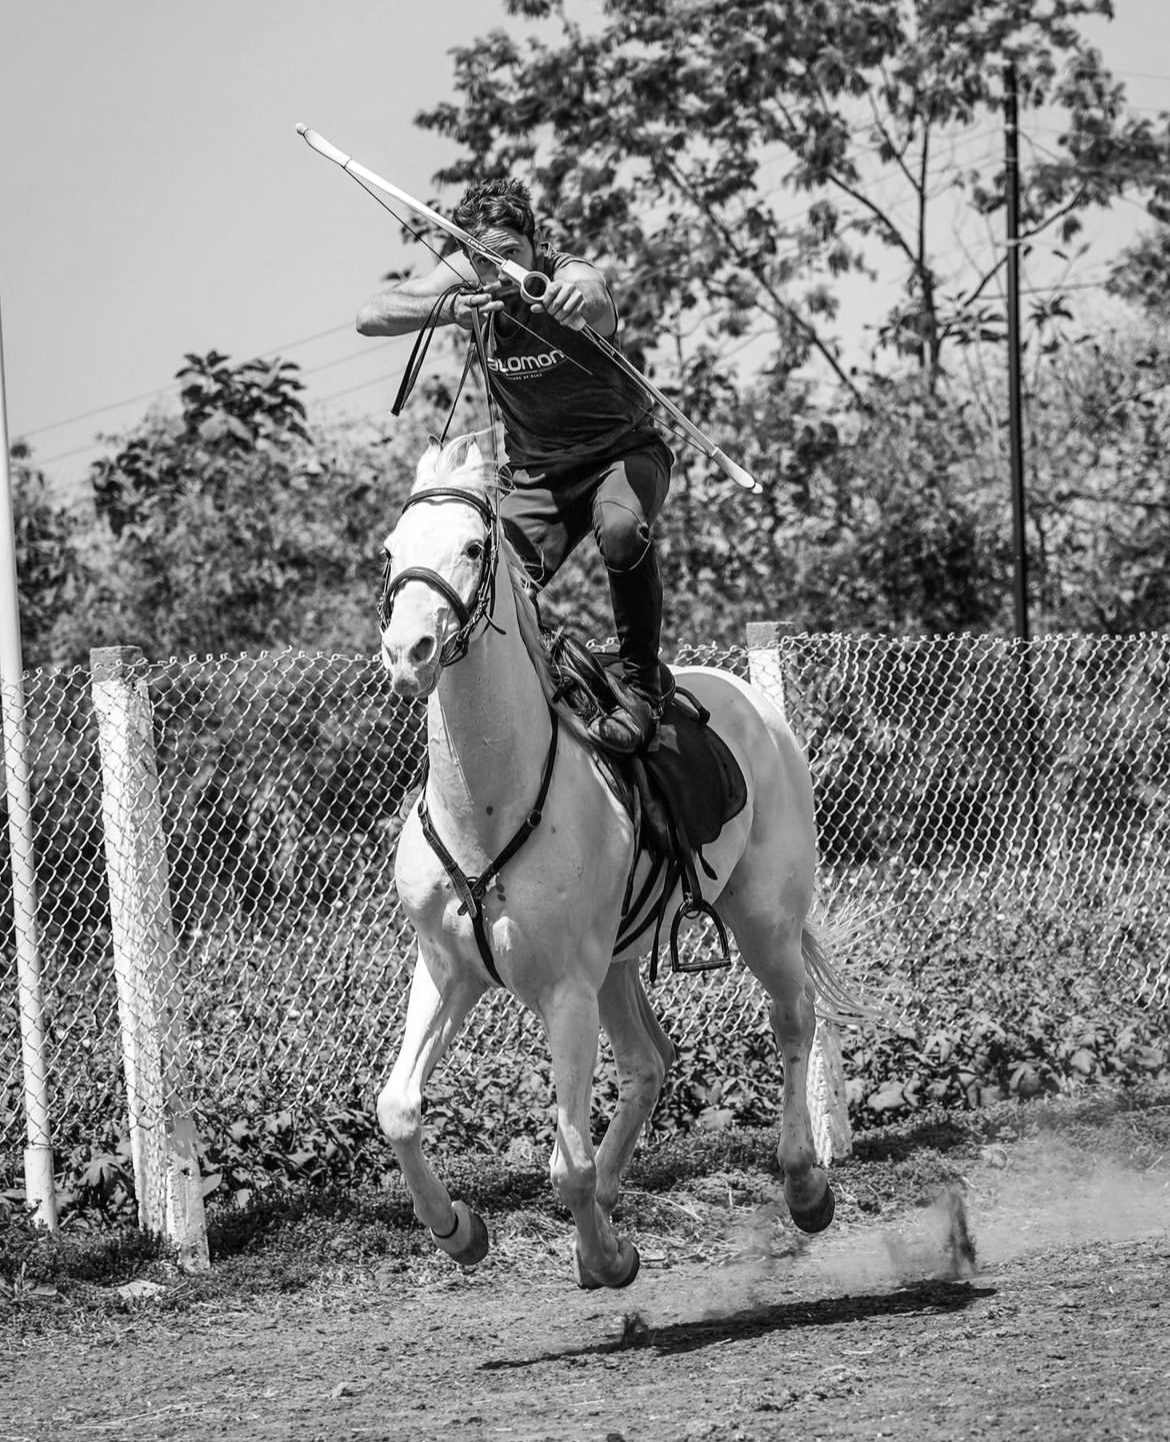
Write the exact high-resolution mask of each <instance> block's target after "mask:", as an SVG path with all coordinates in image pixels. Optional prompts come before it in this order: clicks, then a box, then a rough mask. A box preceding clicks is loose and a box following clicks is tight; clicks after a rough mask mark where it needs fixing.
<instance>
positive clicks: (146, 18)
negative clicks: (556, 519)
mask: <svg viewBox="0 0 1170 1442" xmlns="http://www.w3.org/2000/svg"><path fill="white" fill-rule="evenodd" d="M569 10H570V13H572V14H574V15H575V16H576V17H578V18H580V19H582V20H584V21H586V22H588V20H589V19H590V17H596V16H597V15H598V14H599V13H600V11H601V3H600V0H570V5H569ZM1115 10H1116V19H1115V21H1114V22H1113V23H1112V24H1111V25H1104V24H1094V25H1093V26H1091V27H1086V28H1089V30H1090V35H1091V37H1092V39H1093V40H1094V42H1095V43H1096V44H1098V45H1099V46H1100V47H1101V49H1102V50H1103V51H1104V53H1105V56H1106V60H1107V62H1108V63H1109V64H1110V65H1111V66H1112V68H1113V70H1114V72H1115V74H1116V75H1117V77H1118V78H1120V79H1122V80H1124V82H1125V84H1126V87H1127V91H1128V93H1129V99H1130V102H1131V104H1132V105H1134V106H1135V107H1136V108H1139V109H1141V110H1142V111H1146V112H1149V113H1150V115H1151V118H1152V117H1153V115H1155V114H1156V113H1157V112H1158V111H1159V110H1168V111H1170V0H1116V4H1115ZM504 23H513V22H507V21H506V17H505V13H504V7H503V4H502V3H501V0H430V3H419V0H313V3H308V0H197V3H181V0H0V123H2V127H3V129H2V133H3V135H4V136H5V139H6V142H7V143H6V144H5V145H4V146H3V147H0V327H2V336H3V355H4V372H5V378H6V400H7V419H8V432H9V438H10V440H13V441H15V440H18V439H25V440H27V441H28V443H29V444H30V445H31V446H32V447H33V452H34V460H35V462H36V463H37V464H38V465H39V466H40V467H41V468H42V469H43V470H44V471H45V472H46V473H47V474H48V476H49V479H50V482H51V483H52V484H53V486H54V488H55V489H59V490H61V491H62V492H67V491H68V490H69V489H70V488H72V487H75V486H76V484H77V483H78V480H79V478H81V477H83V476H84V475H85V473H86V470H87V468H88V465H89V463H90V462H91V461H92V460H94V459H95V457H96V456H98V455H99V454H102V453H104V452H105V451H107V450H108V449H109V447H108V446H107V445H105V444H103V443H102V442H101V441H100V440H99V436H101V435H106V436H111V435H118V434H120V433H122V432H124V431H126V430H128V429H130V428H132V427H133V426H134V425H136V424H137V423H138V422H139V421H140V420H141V418H142V417H143V416H144V415H145V414H146V412H147V410H148V408H149V407H150V406H152V405H156V404H160V403H162V404H165V403H166V402H167V401H168V399H169V400H171V401H172V402H173V398H174V396H175V395H176V394H177V386H176V384H175V381H174V377H175V373H176V372H177V371H178V370H179V368H180V367H181V365H182V364H183V356H184V355H185V354H186V353H187V352H195V353H199V354H202V353H205V352H207V351H210V350H212V349H216V350H219V351H220V352H223V353H226V354H227V355H228V356H229V357H230V358H231V360H232V361H233V362H234V363H238V362H242V361H245V360H248V359H251V358H253V357H255V356H271V355H275V354H279V355H281V356H282V357H284V358H286V359H288V360H292V361H295V362H296V363H297V364H298V365H299V366H300V367H301V368H302V379H303V380H304V382H305V385H306V392H305V398H306V401H307V403H308V404H309V407H310V415H311V416H314V417H320V418H330V419H345V418H349V417H353V418H354V419H358V418H362V417H367V416H373V415H381V414H384V413H385V412H386V411H388V409H389V406H390V403H391V400H392V398H393V394H394V390H395V388H396V386H397V382H398V378H399V375H400V374H401V371H402V369H403V367H404V365H405V363H406V359H407V356H408V354H409V349H410V343H411V342H410V339H409V338H402V339H393V340H366V339H363V338H361V337H359V336H358V335H357V334H356V332H355V331H354V329H353V318H354V314H355V312H356V310H357V308H358V305H359V304H360V303H361V302H362V301H363V300H364V299H365V298H366V297H367V296H368V295H369V294H371V293H372V292H373V291H374V290H376V289H377V288H378V285H379V281H380V278H381V276H382V275H383V274H384V273H385V272H386V271H387V270H389V269H391V268H393V267H395V266H399V265H402V264H403V263H404V262H412V263H414V262H417V260H418V256H417V254H408V252H407V251H406V250H404V248H403V247H401V245H400V243H399V239H398V226H397V224H396V222H395V221H394V220H393V219H392V218H391V217H390V216H389V215H387V214H386V212H385V211H383V210H382V209H381V208H380V207H379V206H377V205H376V204H375V203H374V202H373V201H372V200H371V199H370V198H369V197H368V196H366V195H364V194H363V193H362V191H361V190H360V189H359V187H358V186H357V185H355V184H354V183H353V182H352V181H351V180H349V179H348V178H347V177H346V176H344V175H343V174H342V172H341V171H340V170H339V169H338V168H337V167H336V166H335V165H333V164H331V163H330V162H328V161H327V160H324V159H322V158H321V157H320V156H319V155H317V154H315V153H314V152H313V151H311V150H310V149H309V147H308V146H307V145H306V144H305V142H304V141H303V140H302V139H301V138H300V137H299V136H298V135H297V134H296V131H295V126H296V124H297V122H298V121H303V122H304V123H306V124H307V125H309V126H310V127H311V128H312V129H314V130H317V131H319V132H320V133H321V134H322V135H324V136H325V137H326V138H327V139H328V140H330V141H331V142H332V143H333V144H335V145H337V146H338V147H339V148H340V149H341V150H343V151H345V152H347V153H348V154H350V155H352V156H353V157H354V158H355V159H356V160H358V161H360V162H361V163H362V164H364V165H365V166H367V167H368V168H369V169H371V170H373V171H375V172H377V173H379V174H381V175H383V176H385V177H386V178H387V179H390V180H391V181H393V183H394V184H396V185H397V186H399V187H400V188H402V189H403V190H405V191H407V192H408V193H410V194H412V195H415V196H417V197H419V198H420V199H422V200H433V199H435V198H436V192H435V187H434V185H433V183H432V181H433V176H434V174H435V172H436V171H437V170H438V169H439V168H440V167H441V166H442V165H443V164H445V163H446V162H448V161H449V160H450V159H452V158H453V156H454V151H453V149H452V147H450V146H449V145H448V144H447V143H446V142H445V141H443V140H441V139H438V138H436V137H434V136H432V135H430V134H428V133H426V132H424V131H422V130H420V129H418V128H417V127H416V126H415V125H414V123H413V122H414V118H415V116H416V115H417V113H418V112H419V111H420V110H422V109H424V108H430V107H432V106H434V105H436V104H438V103H440V102H442V101H444V100H450V99H453V98H454V89H453V83H452V82H453V75H454V66H453V59H452V55H451V50H452V47H454V46H457V45H465V44H468V43H470V41H471V40H472V39H474V38H475V37H477V36H480V35H483V34H484V33H486V32H487V31H488V30H490V29H491V28H492V27H494V26H496V25H499V24H504ZM551 33H552V34H555V31H553V32H551ZM456 198H457V197H454V196H450V195H445V196H442V197H441V199H442V200H443V202H444V203H446V204H447V205H450V204H451V203H452V202H453V200H454V199H456ZM1142 224H1143V216H1142V214H1141V212H1140V210H1139V209H1138V208H1137V207H1135V206H1129V207H1128V208H1126V207H1124V206H1122V207H1119V208H1118V209H1117V211H1116V212H1115V213H1114V214H1113V215H1112V216H1111V217H1110V218H1109V222H1108V236H1109V239H1110V242H1111V243H1115V244H1121V243H1124V241H1125V240H1127V239H1130V238H1132V236H1133V235H1134V234H1136V233H1137V231H1138V230H1139V229H1140V228H1141V227H1142Z"/></svg>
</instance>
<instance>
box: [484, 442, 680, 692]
mask: <svg viewBox="0 0 1170 1442" xmlns="http://www.w3.org/2000/svg"><path fill="white" fill-rule="evenodd" d="M673 461H674V457H673V456H672V455H671V452H670V448H669V446H667V445H666V444H665V442H664V441H662V440H659V439H658V438H657V437H648V438H647V441H646V444H645V445H643V446H641V447H639V448H638V449H637V450H632V451H628V452H627V453H626V454H625V455H622V456H618V457H616V458H614V459H613V460H609V461H604V462H601V463H600V464H599V465H593V466H588V467H577V468H575V469H573V470H566V471H558V472H551V471H550V472H548V473H546V474H544V475H541V476H538V477H534V478H533V479H532V480H531V481H526V480H524V479H523V478H521V477H517V481H518V484H517V487H516V489H515V490H513V491H511V492H509V494H508V495H507V496H505V498H504V502H503V505H502V507H501V515H502V516H503V520H504V525H505V527H506V529H507V535H508V539H509V540H510V541H511V543H512V545H513V546H514V547H515V549H516V552H517V555H518V556H519V557H520V560H521V561H522V562H523V565H524V569H525V570H526V571H527V572H528V575H529V576H530V577H531V578H532V581H533V584H534V585H535V586H536V588H537V590H538V591H540V590H543V589H544V587H545V586H546V585H547V584H548V583H549V581H551V580H552V578H553V577H554V576H555V575H556V573H557V571H559V570H560V568H561V566H562V564H563V563H564V561H565V560H566V559H567V558H568V557H569V555H570V554H571V553H572V552H573V551H574V550H575V549H576V547H577V545H578V544H579V543H580V542H581V541H582V540H583V539H584V537H585V535H586V534H587V533H588V532H589V531H590V530H592V532H593V535H594V537H595V538H596V540H597V547H598V550H599V551H600V552H601V556H602V559H603V560H604V562H605V568H606V571H607V572H608V573H609V593H610V600H611V601H612V604H613V619H614V625H615V627H616V629H617V635H618V654H619V655H620V657H621V661H622V674H623V677H624V679H625V681H626V684H627V685H629V686H631V687H632V688H633V689H634V690H636V691H638V692H640V693H641V694H642V695H643V696H645V697H646V698H647V699H648V700H651V701H656V700H657V699H658V697H659V695H660V693H661V689H662V688H661V681H660V678H659V669H658V667H659V662H658V649H659V642H660V638H661V635H662V580H661V578H660V576H659V573H658V556H657V554H656V552H655V549H654V531H653V526H654V521H655V519H656V518H657V516H658V513H659V512H660V511H661V510H662V505H663V502H664V501H665V500H666V492H667V489H668V487H669V485H670V468H671V465H672V464H673Z"/></svg>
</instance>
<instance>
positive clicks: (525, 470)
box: [357, 180, 674, 753]
mask: <svg viewBox="0 0 1170 1442" xmlns="http://www.w3.org/2000/svg"><path fill="white" fill-rule="evenodd" d="M454 220H455V222H456V224H457V225H459V226H460V227H461V228H462V229H463V230H465V231H467V232H468V233H469V234H470V235H471V236H473V237H475V238H476V239H477V240H478V241H481V242H482V243H483V244H484V245H485V247H487V248H488V249H490V250H491V251H492V252H493V253H494V254H495V255H496V256H498V257H501V258H502V259H504V260H506V261H507V260H510V261H513V262H515V264H517V265H518V266H520V267H522V268H523V269H525V270H529V271H536V272H538V273H540V274H541V275H543V276H545V277H546V278H547V280H548V282H549V283H548V288H547V289H546V290H545V291H544V293H543V295H542V296H541V298H540V300H539V301H538V302H537V303H535V304H532V305H529V304H528V302H527V301H526V300H525V299H524V298H523V297H522V296H521V294H520V291H519V289H518V287H517V286H516V285H514V284H513V283H512V282H511V281H507V280H504V279H503V278H502V277H501V276H500V273H499V271H498V269H497V267H496V265H495V264H494V263H493V262H492V261H490V260H488V259H486V258H484V257H483V256H482V255H480V254H478V253H475V252H469V251H464V252H463V253H461V254H458V255H455V256H452V257H450V258H448V259H444V260H443V261H441V262H440V263H439V264H438V265H437V266H436V267H435V268H434V269H433V270H432V271H430V272H428V273H427V274H426V275H423V276H418V277H413V278H411V279H408V280H405V281H402V282H400V283H398V284H396V285H393V286H391V287H390V288H389V289H386V290H383V291H380V292H379V293H378V294H377V295H375V296H374V297H373V298H372V299H370V300H369V301H367V302H366V304H365V305H363V306H362V308H361V310H360V311H359V312H358V317H357V329H358V331H359V332H360V333H361V334H362V335H371V336H393V335H405V334H409V333H411V332H415V331H421V330H423V329H425V328H427V327H429V326H434V325H458V326H461V327H463V328H464V329H465V330H470V331H472V332H473V333H474V335H475V336H476V341H477V345H478V348H479V355H480V361H481V365H482V366H483V369H484V374H485V377H486V383H487V387H488V393H489V396H490V398H491V401H492V403H493V405H494V406H495V408H496V409H497V410H498V413H499V415H500V417H501V418H502V420H503V425H504V438H505V445H506V448H507V453H508V463H509V468H510V475H509V484H510V487H511V489H510V490H509V493H508V494H507V496H506V497H505V499H504V501H503V505H502V507H501V515H502V518H503V521H504V524H505V526H506V527H507V532H508V538H509V540H510V541H511V542H512V544H513V546H514V547H515V549H516V551H517V553H518V555H519V556H520V559H521V561H522V562H523V564H524V567H525V570H526V571H527V573H528V575H529V577H530V578H531V581H532V584H533V586H534V588H535V589H536V590H537V591H540V590H542V589H543V588H544V587H545V586H546V585H547V584H548V583H549V581H551V580H552V578H553V576H555V575H556V573H557V571H558V570H559V569H560V567H561V565H562V564H563V563H564V561H565V560H566V559H567V558H568V556H569V555H570V554H571V553H572V551H573V550H574V549H575V548H576V546H577V545H578V544H579V543H580V542H581V541H582V540H583V539H584V537H585V535H586V533H587V532H588V531H589V530H592V531H593V534H594V536H595V538H596V540H597V545H598V549H599V550H600V552H601V556H602V559H603V560H604V562H605V566H606V571H607V573H608V575H609V588H610V598H611V601H612V604H613V616H614V623H615V626H616V629H617V635H618V652H619V657H620V661H621V675H622V682H623V683H624V684H621V685H620V686H618V685H615V690H616V691H618V693H619V694H620V697H621V701H622V703H623V704H622V705H621V706H620V707H617V708H615V709H613V710H611V711H610V712H608V713H602V714H601V715H600V716H598V717H597V718H596V719H595V720H594V721H593V722H592V723H591V729H592V731H593V733H594V736H595V739H596V740H597V741H598V743H599V744H600V745H602V746H604V747H606V748H607V749H609V750H613V751H618V752H624V753H630V752H634V751H637V750H640V749H643V748H644V747H645V746H646V745H647V744H648V743H649V742H650V741H651V740H652V738H653V736H654V732H655V730H656V728H657V725H658V720H659V716H660V714H661V709H662V682H661V674H660V667H659V647H660V637H661V630H662V582H661V578H660V575H659V569H658V557H657V554H656V550H655V542H654V532H653V526H654V521H655V519H656V518H657V516H658V514H659V512H660V511H661V509H662V505H663V502H664V501H665V499H666V493H667V490H668V488H669V485H670V471H671V467H672V465H673V462H674V456H673V454H672V452H671V450H670V448H669V447H668V446H667V445H666V443H665V442H664V441H663V439H662V437H661V436H660V435H659V434H658V431H657V430H656V429H655V427H654V425H653V423H652V422H651V419H650V415H649V402H648V401H647V399H646V396H645V394H644V393H643V392H642V391H641V390H639V388H638V386H637V385H635V384H634V383H633V381H632V380H631V379H630V377H629V376H628V375H627V374H625V373H623V371H622V370H621V368H620V367H619V366H617V365H615V364H614V362H613V361H612V360H610V359H609V358H608V357H607V356H605V355H604V354H603V353H602V352H601V351H599V350H598V348H597V347H596V346H595V345H593V344H592V343H591V342H590V341H589V340H588V339H587V338H586V337H585V336H584V335H583V334H582V333H581V331H580V329H579V328H580V326H581V324H582V322H584V323H585V324H587V325H588V326H589V327H591V328H592V330H593V331H595V332H596V333H597V334H598V335H600V336H602V337H603V338H605V339H606V340H609V339H611V338H613V337H615V336H616V332H617V328H618V313H617V307H616V305H615V303H614V298H613V295H612V294H611V292H610V289H609V286H608V285H607V284H606V282H605V280H604V278H603V277H602V275H601V273H600V272H599V271H598V270H597V269H596V268H595V267H594V266H593V265H591V264H589V262H588V261H585V260H582V259H581V258H580V257H578V256H575V255H568V254H564V253H561V252H558V251H555V250H553V249H552V248H551V247H550V246H549V245H547V244H546V243H544V242H543V241H542V240H541V239H540V237H539V236H538V233H537V228H536V219H535V216H534V214H533V210H532V203H531V200H530V198H529V194H528V191H527V189H526V187H525V186H524V185H523V184H522V183H521V182H519V181H515V180H490V181H483V182H481V183H479V184H476V185H473V186H472V187H471V188H470V189H469V190H468V191H467V193H466V194H465V195H464V197H463V199H462V201H461V202H460V204H459V207H458V209H457V210H456V211H455V213H454ZM453 272H454V280H455V283H454V284H453V283H452V282H453Z"/></svg>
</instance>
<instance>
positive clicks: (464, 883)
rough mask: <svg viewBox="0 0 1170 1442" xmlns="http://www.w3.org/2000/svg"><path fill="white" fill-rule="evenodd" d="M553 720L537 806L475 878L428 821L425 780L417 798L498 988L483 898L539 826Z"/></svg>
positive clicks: (551, 760)
mask: <svg viewBox="0 0 1170 1442" xmlns="http://www.w3.org/2000/svg"><path fill="white" fill-rule="evenodd" d="M549 715H550V716H551V717H552V738H551V739H550V741H549V745H548V755H547V756H546V757H545V758H544V772H543V774H542V775H541V778H540V791H539V792H538V793H537V797H536V805H535V806H534V807H533V808H532V810H531V811H530V812H529V813H528V815H527V816H526V817H525V818H524V820H523V821H522V822H521V824H520V829H519V830H518V831H517V832H516V834H515V836H513V837H512V839H511V841H509V842H508V844H507V846H505V847H504V849H503V850H502V851H501V852H500V854H499V855H498V856H497V857H496V859H495V860H494V861H492V862H489V864H488V866H487V868H486V869H485V870H484V871H481V872H480V874H479V875H478V876H468V875H467V874H466V873H465V872H464V871H463V870H461V868H460V866H459V864H458V862H457V861H456V860H455V858H454V857H453V856H452V855H451V853H450V852H449V851H448V850H447V848H446V847H445V846H444V845H443V842H442V840H441V838H440V836H439V833H438V832H437V831H436V830H435V826H434V822H433V821H432V820H431V813H430V808H429V807H428V806H427V791H426V784H425V781H424V784H423V789H422V792H421V793H420V795H419V798H418V819H419V822H420V824H421V826H422V833H423V836H424V837H426V840H427V844H428V845H429V846H430V848H431V850H432V851H433V852H434V853H435V855H436V856H437V857H438V858H439V860H440V861H441V862H442V863H443V869H444V870H445V871H446V873H447V875H448V876H449V877H450V878H451V883H452V885H453V886H454V887H455V890H456V892H457V893H458V895H459V897H460V899H461V901H462V905H461V906H460V908H459V914H460V916H463V915H466V914H468V913H470V916H471V926H472V930H473V931H474V932H475V943H476V945H477V946H478V947H479V954H480V957H481V958H482V960H483V964H484V966H486V967H487V969H488V974H489V975H490V977H491V979H492V980H493V981H494V982H495V983H496V985H497V986H503V984H504V983H503V981H502V980H501V978H500V973H499V972H498V971H497V970H496V963H495V961H494V959H493V957H492V947H491V942H490V940H489V939H488V934H487V922H486V919H485V917H484V914H483V898H484V896H485V895H486V893H487V889H488V887H489V886H491V884H492V882H493V881H494V880H495V879H496V877H497V876H498V875H499V874H500V872H501V871H502V870H503V868H504V867H505V866H506V865H507V864H508V862H509V861H511V859H512V857H513V856H515V855H516V853H517V852H518V851H519V850H520V848H521V847H522V846H523V845H524V843H525V842H526V841H527V840H528V838H529V837H530V836H531V835H532V833H533V832H534V831H535V830H536V828H537V827H538V826H539V825H540V822H541V819H542V817H543V815H544V803H545V802H546V801H547V800H548V793H549V787H550V786H551V785H552V776H553V767H554V765H555V764H556V759H557V738H558V737H559V735H560V722H559V719H558V717H557V713H556V712H555V711H550V712H549Z"/></svg>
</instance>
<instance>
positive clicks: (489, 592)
mask: <svg viewBox="0 0 1170 1442" xmlns="http://www.w3.org/2000/svg"><path fill="white" fill-rule="evenodd" d="M423 501H461V502H462V503H463V504H464V505H465V506H470V507H471V508H472V510H473V511H476V512H478V514H479V516H480V517H481V519H482V520H483V523H484V526H485V527H486V531H485V535H484V544H483V556H482V558H481V560H480V566H479V576H478V578H477V580H476V583H475V589H474V590H473V591H472V593H471V598H470V600H468V601H464V599H463V597H462V596H461V595H460V594H459V592H458V591H457V590H456V589H455V587H454V586H452V585H451V583H450V582H449V581H448V580H447V579H446V578H445V577H443V576H440V575H439V573H438V571H432V570H431V569H430V568H429V567H428V566H408V567H407V568H406V570H405V571H399V573H398V575H397V576H395V577H393V579H391V575H390V566H391V562H390V557H389V555H387V557H386V564H385V566H384V567H383V570H382V586H381V590H380V593H379V597H378V626H379V628H380V629H381V630H382V631H385V629H386V627H387V626H388V625H389V624H390V615H391V612H392V611H393V608H394V598H395V596H397V594H398V592H399V591H400V590H401V589H402V588H403V586H405V585H406V584H407V583H408V582H410V581H422V582H423V584H424V585H427V586H430V587H431V589H432V590H434V591H438V593H439V595H440V596H442V597H443V599H444V600H445V601H446V602H447V603H448V605H449V606H450V607H451V609H452V611H453V612H454V613H455V616H456V618H457V619H458V621H459V627H458V629H457V630H456V631H455V633H454V634H453V635H451V636H449V637H448V638H447V640H446V641H445V642H444V643H443V648H442V650H441V651H440V652H439V662H440V664H441V665H443V666H453V665H454V664H455V662H456V661H461V660H462V659H463V657H464V656H466V655H467V650H468V647H469V646H470V645H471V639H472V636H473V634H474V632H475V628H476V627H477V626H478V625H479V623H480V622H481V621H486V622H487V624H488V625H489V626H490V625H491V624H492V611H493V610H494V609H495V603H496V551H497V549H498V546H499V532H500V516H499V512H498V511H497V510H496V508H495V507H494V506H493V505H492V504H491V502H490V501H488V500H486V499H484V498H483V497H482V496H477V495H475V494H474V493H473V492H469V491H463V490H459V489H457V488H456V487H455V486H432V487H431V488H430V489H429V490H425V491H419V492H418V494H417V495H413V496H410V497H408V498H407V501H406V504H405V505H404V506H403V508H402V514H403V515H405V514H406V512H407V511H408V510H409V509H410V508H411V506H417V505H419V504H420V503H421V502H423Z"/></svg>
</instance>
